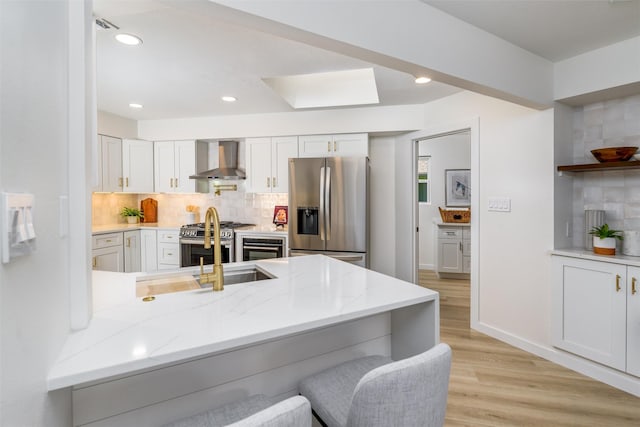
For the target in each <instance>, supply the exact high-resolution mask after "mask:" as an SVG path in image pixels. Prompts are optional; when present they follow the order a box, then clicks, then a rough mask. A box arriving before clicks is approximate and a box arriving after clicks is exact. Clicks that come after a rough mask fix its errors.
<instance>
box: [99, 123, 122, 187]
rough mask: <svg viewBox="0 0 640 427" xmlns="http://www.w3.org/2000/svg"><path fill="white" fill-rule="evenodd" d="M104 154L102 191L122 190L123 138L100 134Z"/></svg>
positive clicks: (102, 161) (102, 160) (101, 150)
mask: <svg viewBox="0 0 640 427" xmlns="http://www.w3.org/2000/svg"><path fill="white" fill-rule="evenodd" d="M99 141H100V146H101V148H100V152H101V154H102V159H101V162H100V163H101V166H102V189H101V190H102V191H108V192H114V191H122V140H121V139H120V138H114V137H112V136H106V135H99Z"/></svg>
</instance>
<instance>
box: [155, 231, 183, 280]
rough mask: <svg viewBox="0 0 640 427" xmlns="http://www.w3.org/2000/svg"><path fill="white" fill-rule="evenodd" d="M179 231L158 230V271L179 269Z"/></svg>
mask: <svg viewBox="0 0 640 427" xmlns="http://www.w3.org/2000/svg"><path fill="white" fill-rule="evenodd" d="M179 240H180V230H178V229H176V230H158V270H173V269H176V268H180V242H179Z"/></svg>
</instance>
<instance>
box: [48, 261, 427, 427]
mask: <svg viewBox="0 0 640 427" xmlns="http://www.w3.org/2000/svg"><path fill="white" fill-rule="evenodd" d="M248 267H255V268H257V269H258V270H260V271H261V272H263V273H264V274H266V275H267V276H269V277H274V278H273V279H268V280H260V281H254V282H247V283H239V284H233V285H225V289H224V291H222V292H212V291H211V289H210V288H209V289H196V290H190V291H184V292H177V293H171V294H160V295H156V298H155V300H154V301H151V302H143V301H142V299H141V298H136V297H135V287H136V281H137V280H142V279H146V278H149V277H151V278H153V277H158V276H159V275H157V274H156V275H136V274H123V273H112V272H94V313H93V319H92V321H91V323H90V325H89V327H88V328H87V329H85V330H81V331H77V332H74V333H73V334H71V336H70V337H69V339H68V340H67V342H66V344H65V346H64V348H63V349H62V352H61V354H60V356H59V358H58V361H57V362H56V364H55V365H54V367H53V369H52V370H51V371H50V375H49V378H48V387H49V389H50V390H56V389H61V388H67V387H71V388H72V395H73V416H74V425H91V426H109V425H113V426H115V425H137V426H144V425H149V426H151V425H160V424H163V423H165V422H168V421H171V420H173V419H177V418H181V417H183V416H186V415H189V414H193V413H197V412H200V411H203V410H206V409H210V408H212V407H217V406H220V405H223V404H225V403H227V402H229V401H232V400H235V399H239V398H242V397H245V396H247V395H249V394H255V393H264V394H267V395H269V396H274V397H276V396H278V397H286V396H289V395H293V394H295V393H297V391H296V387H297V382H298V381H299V380H300V379H301V378H303V377H305V376H307V375H309V374H311V373H314V372H317V371H319V370H321V369H323V368H325V367H328V366H332V365H335V364H337V363H340V362H342V361H345V360H349V359H352V358H356V357H360V356H362V355H366V354H387V355H391V356H392V357H393V358H394V359H401V358H404V357H408V356H411V355H413V354H417V353H419V352H422V351H424V350H426V349H428V348H430V347H432V346H433V345H434V344H436V343H437V342H438V341H439V305H438V304H439V297H438V293H437V292H434V291H431V290H429V289H425V288H421V287H419V286H416V285H413V284H411V283H407V282H403V281H401V280H398V279H395V278H392V277H389V276H385V275H382V274H379V273H376V272H374V271H371V270H366V269H364V268H360V267H357V266H353V265H351V264H348V263H345V262H341V261H337V260H334V259H331V258H328V257H325V256H322V255H314V256H304V257H295V258H280V259H273V260H265V261H259V262H255V263H254V262H250V263H249V262H245V263H232V264H227V265H225V270H226V271H230V272H232V271H233V270H234V269H239V268H248ZM180 272H181V273H182V274H183V275H184V273H188V274H191V273H194V270H193V269H182V270H181V271H180ZM168 274H169V273H165V275H164V276H167V275H168Z"/></svg>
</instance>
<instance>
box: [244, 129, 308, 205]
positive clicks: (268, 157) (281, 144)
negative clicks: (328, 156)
mask: <svg viewBox="0 0 640 427" xmlns="http://www.w3.org/2000/svg"><path fill="white" fill-rule="evenodd" d="M246 147H247V149H246V159H247V180H246V191H247V192H250V193H286V192H287V191H289V189H288V186H289V176H288V174H289V159H290V158H296V157H298V137H296V136H281V137H273V138H247V139H246Z"/></svg>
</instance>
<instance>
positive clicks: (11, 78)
mask: <svg viewBox="0 0 640 427" xmlns="http://www.w3.org/2000/svg"><path fill="white" fill-rule="evenodd" d="M67 12H68V11H67V3H66V2H63V1H55V2H32V1H22V2H20V1H18V2H7V1H2V2H0V40H1V49H2V75H1V81H0V82H1V86H2V96H1V98H0V99H1V100H0V102H1V103H2V115H1V120H2V122H1V125H0V128H1V129H2V138H1V146H0V149H1V151H2V156H0V165H1V169H0V170H1V172H0V188H2V190H3V191H9V192H29V193H33V194H34V195H35V212H34V213H35V216H34V226H35V231H36V234H37V236H38V237H37V252H36V253H34V254H32V255H30V256H26V257H22V258H20V259H15V260H14V261H12V262H11V263H9V264H5V265H2V266H1V267H0V286H1V288H0V312H1V315H0V319H1V328H2V329H1V334H0V339H1V340H2V345H1V346H0V355H1V363H2V365H1V369H0V371H1V372H2V396H1V397H2V402H1V407H0V425H3V426H7V427H9V426H11V427H12V426H44V425H46V426H69V425H71V394H70V392H69V391H68V390H62V391H59V392H55V393H47V392H46V382H45V381H46V377H47V373H48V371H49V368H50V367H51V365H52V364H53V362H54V361H55V359H56V357H57V356H58V352H59V350H60V348H61V346H62V344H63V342H64V340H65V338H66V337H67V335H68V333H69V283H68V282H69V280H68V278H69V277H68V271H69V267H68V264H69V256H68V250H69V247H68V242H67V241H66V240H65V239H63V238H60V237H59V235H58V230H59V228H58V224H59V220H60V219H59V216H58V212H59V209H58V196H59V195H61V194H64V193H66V189H67V185H68V182H67V169H68V166H69V165H68V162H67V151H68V138H69V134H68V130H67V117H68V113H67V108H68V104H67V102H68V99H69V98H68V92H67V87H68V86H67V79H68V65H67V58H68V51H67V36H66V28H67V23H68V21H69V20H68V15H67Z"/></svg>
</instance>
